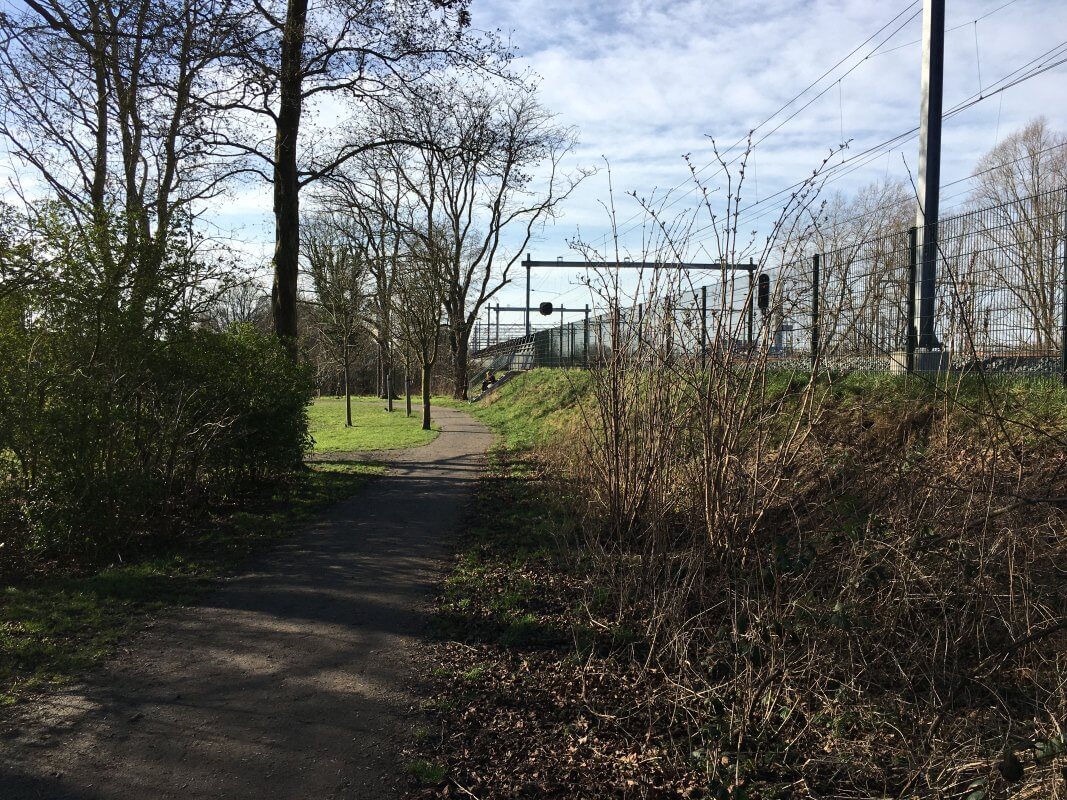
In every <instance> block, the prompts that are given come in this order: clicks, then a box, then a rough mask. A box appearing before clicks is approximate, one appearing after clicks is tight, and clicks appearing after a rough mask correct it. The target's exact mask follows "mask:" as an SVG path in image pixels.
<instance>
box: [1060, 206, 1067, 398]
mask: <svg viewBox="0 0 1067 800" xmlns="http://www.w3.org/2000/svg"><path fill="white" fill-rule="evenodd" d="M1064 197H1065V200H1067V193H1065V195H1064ZM1062 283H1063V286H1062V287H1060V288H1061V289H1062V292H1061V294H1060V303H1061V305H1062V308H1061V312H1062V315H1063V317H1062V319H1061V320H1060V378H1061V379H1062V380H1063V385H1064V386H1067V202H1065V203H1064V207H1063V281H1062Z"/></svg>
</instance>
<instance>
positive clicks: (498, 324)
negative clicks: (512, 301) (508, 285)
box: [494, 303, 500, 344]
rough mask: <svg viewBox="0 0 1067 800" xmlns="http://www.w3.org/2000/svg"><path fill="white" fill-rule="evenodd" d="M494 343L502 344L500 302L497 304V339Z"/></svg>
mask: <svg viewBox="0 0 1067 800" xmlns="http://www.w3.org/2000/svg"><path fill="white" fill-rule="evenodd" d="M494 344H500V303H497V304H496V341H495V342H494Z"/></svg>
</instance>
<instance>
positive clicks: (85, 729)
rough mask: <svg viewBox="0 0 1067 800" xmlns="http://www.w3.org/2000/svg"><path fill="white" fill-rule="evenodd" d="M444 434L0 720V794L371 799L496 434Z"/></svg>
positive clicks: (449, 420) (406, 711)
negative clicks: (82, 672)
mask: <svg viewBox="0 0 1067 800" xmlns="http://www.w3.org/2000/svg"><path fill="white" fill-rule="evenodd" d="M434 416H435V419H436V420H437V421H438V422H439V423H440V424H441V428H442V432H441V435H440V436H439V437H438V438H437V439H436V440H435V441H434V442H432V443H431V444H429V445H427V446H425V447H421V448H416V449H412V450H405V451H397V452H394V453H388V454H379V457H382V456H386V457H387V458H388V460H389V463H390V464H391V465H392V468H391V469H390V470H389V472H388V473H387V474H386V475H385V476H383V477H381V478H379V479H378V480H376V481H374V482H372V483H371V484H369V485H368V486H367V487H366V488H364V489H363V490H362V491H361V492H360V493H359V494H358V495H356V496H355V497H353V498H351V499H350V500H347V501H345V502H343V503H341V504H340V505H338V506H336V507H335V508H334V509H333V510H332V511H331V512H329V513H328V515H327V516H326V517H324V518H323V519H322V520H321V521H320V522H318V523H317V524H315V525H313V526H311V527H309V528H308V529H307V530H306V531H305V532H304V533H303V534H301V535H299V536H297V537H295V538H293V539H291V540H289V541H288V542H287V543H285V544H283V545H281V546H279V547H278V548H277V549H274V550H272V551H271V552H270V553H269V554H268V555H266V556H264V557H263V558H262V559H261V561H260V562H259V563H258V564H254V565H252V567H251V570H250V571H249V572H247V573H245V574H242V575H239V576H236V577H234V578H231V579H229V580H227V581H226V582H225V584H224V585H223V586H222V587H221V588H220V589H219V590H218V591H216V592H215V593H214V594H213V595H211V596H209V597H208V598H207V599H206V600H205V601H204V603H203V604H202V605H200V606H198V607H196V608H193V609H185V610H181V611H178V612H176V613H174V614H172V615H167V616H166V617H165V618H164V619H161V620H160V621H159V622H158V623H157V624H156V625H155V627H154V628H152V629H151V630H149V631H147V632H146V633H145V634H143V635H141V636H139V637H137V638H135V639H134V640H133V641H131V642H129V643H128V644H127V646H126V649H125V650H124V651H123V653H122V654H120V655H119V656H118V657H117V658H115V659H113V660H112V661H111V662H110V663H109V664H107V665H105V666H104V667H102V668H101V669H99V670H97V671H96V672H95V673H94V674H93V675H91V676H90V677H89V678H88V679H87V682H86V683H85V684H84V685H81V686H77V687H75V688H73V689H70V690H67V691H63V692H60V693H57V694H55V695H52V696H49V697H47V698H45V699H43V700H40V701H36V702H33V703H28V704H27V705H26V706H24V707H22V708H20V709H18V712H17V714H16V716H15V718H14V719H13V720H11V722H10V723H8V724H5V725H4V726H3V729H0V737H2V738H0V800H15V799H16V798H17V799H18V800H22V799H23V798H27V800H28V799H29V798H57V799H58V798H63V799H64V800H90V799H92V800H120V799H121V800H154V798H191V799H194V800H195V799H197V798H211V799H212V800H215V798H249V799H250V800H251V799H252V798H255V800H266V799H267V798H300V800H303V799H304V798H308V799H309V800H317V799H318V798H381V797H388V796H389V795H391V793H392V786H393V784H394V782H395V781H396V776H397V775H398V767H399V765H398V760H397V759H398V749H399V746H400V742H401V741H402V740H403V738H404V736H405V734H406V731H407V729H408V727H409V726H410V724H411V723H410V721H407V722H406V721H405V718H406V717H409V715H410V709H411V708H412V705H413V703H414V702H415V700H414V697H413V695H412V693H411V691H410V687H411V685H412V681H413V679H414V673H413V669H412V655H413V653H414V650H415V648H417V647H418V646H419V643H420V639H421V637H422V636H423V634H424V629H425V622H426V612H427V600H428V593H429V591H430V588H431V586H432V582H433V580H434V577H435V576H436V575H437V574H439V572H438V569H439V566H440V563H441V559H442V557H444V556H445V555H446V554H447V545H448V538H449V536H450V535H451V534H452V533H453V532H454V531H455V529H456V527H457V525H458V523H459V521H460V516H461V514H462V512H463V508H464V504H465V500H466V497H467V495H468V493H469V491H470V489H471V488H472V486H473V484H474V481H475V480H476V479H477V477H478V475H479V473H480V472H481V469H482V466H483V464H484V453H485V450H486V449H487V447H488V446H489V443H490V441H491V439H492V436H491V434H490V433H489V432H488V430H487V429H486V428H485V427H484V426H483V425H481V423H478V422H476V421H475V420H473V419H472V418H471V417H470V416H468V415H467V414H464V413H463V412H460V411H454V410H451V409H444V408H442V409H436V410H435V415H434Z"/></svg>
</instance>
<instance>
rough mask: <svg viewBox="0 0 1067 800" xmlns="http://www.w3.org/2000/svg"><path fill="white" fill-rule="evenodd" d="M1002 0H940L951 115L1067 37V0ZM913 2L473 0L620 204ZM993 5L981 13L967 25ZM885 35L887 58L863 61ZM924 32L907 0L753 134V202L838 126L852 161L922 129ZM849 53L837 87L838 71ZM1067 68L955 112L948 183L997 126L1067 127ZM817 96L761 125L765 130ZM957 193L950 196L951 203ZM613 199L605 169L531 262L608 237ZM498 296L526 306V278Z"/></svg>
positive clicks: (558, 287)
mask: <svg viewBox="0 0 1067 800" xmlns="http://www.w3.org/2000/svg"><path fill="white" fill-rule="evenodd" d="M1004 2H1005V0H966V1H965V2H964V1H961V2H955V3H952V4H950V8H949V9H948V12H947V13H948V18H947V27H948V28H950V29H951V28H953V27H956V26H960V27H958V29H956V30H949V32H948V33H947V35H946V68H945V108H946V109H948V108H951V107H952V106H953V105H955V104H957V103H958V102H960V101H962V100H964V99H966V98H968V97H970V96H971V95H974V94H976V93H978V92H979V91H980V88H981V87H989V86H990V85H991V84H992V83H993V82H994V81H995V80H997V79H999V78H1001V77H1002V76H1004V75H1007V74H1009V73H1011V72H1012V71H1013V70H1015V69H1017V68H1018V67H1021V66H1022V65H1024V64H1025V63H1026V62H1028V61H1030V60H1031V59H1032V58H1034V57H1035V56H1036V55H1038V54H1040V53H1043V52H1045V51H1046V50H1048V49H1049V48H1051V47H1053V46H1055V45H1057V44H1058V43H1059V42H1060V41H1062V32H1063V30H1065V29H1067V5H1065V4H1063V3H1062V2H1058V0H1017V2H1015V3H1012V4H1010V5H1008V6H1007V7H1005V8H1000V7H1001V6H1003V5H1004ZM905 5H906V4H905V3H900V4H899V5H898V4H893V5H891V6H888V7H887V6H885V5H883V4H876V3H870V2H869V1H868V0H809V1H808V2H787V1H786V0H772V1H771V2H763V3H752V2H750V1H748V0H744V1H743V0H728V2H711V0H679V1H678V2H666V1H664V0H621V1H620V2H608V1H607V0H590V1H589V2H581V3H575V2H573V0H570V2H568V1H567V0H512V1H511V2H503V1H502V0H481V2H479V3H476V4H475V5H474V8H473V14H474V21H475V24H476V25H480V26H482V27H485V28H500V29H502V30H503V31H504V32H505V33H508V32H510V34H511V38H512V41H513V42H514V43H516V44H517V45H518V46H519V48H520V51H521V53H522V59H521V62H520V63H522V64H523V65H526V66H529V67H530V68H531V69H533V70H534V71H535V72H537V73H538V74H539V75H541V76H542V79H543V80H542V83H541V91H540V94H541V97H542V100H543V102H544V103H545V105H546V106H547V107H548V108H550V109H552V110H554V111H556V112H557V113H558V114H559V115H560V119H561V121H563V122H566V123H568V124H573V125H575V126H577V127H578V128H579V130H580V134H581V147H580V148H579V151H578V153H577V154H576V155H577V158H578V159H579V160H580V161H582V162H583V163H585V164H591V163H594V164H595V163H598V162H599V161H600V158H599V157H600V156H604V157H606V158H607V159H608V160H609V161H610V163H611V165H612V180H613V184H614V186H615V190H616V195H617V200H618V199H619V197H620V196H621V195H622V193H623V192H625V191H630V190H633V191H636V192H637V193H638V195H640V196H647V195H648V194H650V193H651V192H652V190H653V189H654V188H655V187H659V188H660V190H661V191H662V190H664V189H666V188H670V187H674V186H679V185H681V187H682V189H681V191H682V192H684V191H686V189H688V184H687V182H686V178H687V169H686V166H685V163H684V162H683V160H682V158H681V156H682V155H683V154H685V153H691V154H692V158H693V160H694V162H696V163H697V164H704V163H707V162H709V161H711V160H712V159H713V153H712V151H711V147H710V141H709V140H708V138H707V136H708V135H711V136H714V137H715V139H716V141H717V142H718V143H719V144H720V145H723V146H726V145H731V144H734V143H735V142H736V141H737V140H738V139H740V138H742V137H744V135H745V134H746V133H747V131H748V130H749V129H750V128H752V127H754V126H756V125H757V124H759V123H761V122H763V120H764V119H765V118H766V117H767V116H769V115H770V114H771V113H772V112H774V111H775V110H777V109H778V108H779V106H781V105H783V104H784V103H786V102H787V101H788V100H789V99H790V98H791V97H793V96H794V95H795V94H796V93H798V92H799V91H800V90H801V89H803V88H804V87H805V86H807V85H808V84H809V83H810V82H812V81H814V80H815V79H816V78H818V77H819V75H821V74H822V73H823V72H824V71H826V70H827V69H829V68H830V67H831V66H833V65H834V64H835V63H836V62H837V61H839V60H840V59H842V58H844V57H846V56H847V55H848V54H849V52H850V51H852V50H853V49H854V48H855V47H857V46H858V45H860V44H861V43H862V42H864V40H865V39H867V38H868V37H869V36H871V35H872V34H874V33H875V32H876V31H877V30H878V29H879V28H881V27H882V26H883V25H884V24H885V23H887V22H889V21H890V20H891V19H892V18H893V17H894V16H895V15H896V14H898V12H900V11H902V10H904V8H905ZM998 9H999V10H998ZM916 11H918V12H919V13H918V14H915V12H916ZM990 12H994V13H992V14H990ZM913 14H915V16H914V18H912V19H910V21H908V20H909V17H912V15H913ZM986 14H990V16H988V17H987V18H985V19H981V20H979V21H978V23H977V25H975V24H973V22H972V21H973V20H975V19H978V18H980V17H982V16H983V15H986ZM905 22H906V24H902V23H905ZM898 28H899V31H898V30H897V29H898ZM894 31H897V33H896V35H895V36H893V38H892V39H891V41H888V42H887V43H886V45H885V46H884V47H883V48H881V50H882V52H880V53H878V54H877V55H872V56H871V57H870V58H867V59H866V60H862V61H861V57H862V56H863V55H865V54H866V53H868V52H870V51H871V50H872V49H873V47H874V44H876V43H878V42H881V41H882V40H883V39H885V38H886V37H887V36H888V35H889V34H891V33H893V32H894ZM976 32H977V40H978V46H977V48H976V45H975V38H976ZM920 35H921V4H920V3H916V4H913V6H912V7H911V8H910V9H909V10H907V11H906V12H905V13H904V14H903V15H902V16H901V17H900V18H899V20H898V21H897V22H896V23H894V24H892V25H890V26H889V27H887V28H886V29H885V31H884V32H883V33H882V34H881V35H879V36H878V37H876V38H875V39H874V40H873V42H872V43H871V44H870V45H867V46H866V47H865V48H863V49H861V50H860V51H859V53H858V54H857V55H856V56H854V57H852V58H851V59H849V60H848V61H846V63H845V64H844V65H843V66H842V67H840V68H838V69H837V70H836V71H835V72H834V73H833V77H831V78H829V79H827V81H824V83H823V84H820V86H819V87H818V88H823V87H825V86H829V87H830V88H829V90H828V91H827V92H826V93H825V95H824V96H823V97H821V98H819V99H818V100H815V101H814V102H813V103H812V104H811V105H810V106H809V107H807V108H806V109H804V110H802V111H800V113H798V114H797V116H796V117H795V118H794V119H792V120H790V121H789V122H788V123H786V124H785V125H784V126H783V127H782V128H781V129H780V130H778V131H777V132H776V133H774V134H773V135H771V136H770V137H769V138H768V139H767V140H766V141H764V142H761V143H760V145H759V146H758V148H757V149H756V152H755V154H754V155H753V157H752V159H751V161H750V169H749V174H748V178H749V180H750V183H749V186H748V188H747V190H746V196H747V197H750V198H752V199H755V198H756V197H760V198H763V197H767V196H768V195H771V194H772V193H774V192H776V191H778V190H780V189H782V188H784V187H786V186H788V185H790V184H792V183H794V182H796V181H798V180H801V179H802V178H803V177H805V176H806V175H808V174H810V173H811V170H812V169H814V168H815V167H816V166H817V165H818V164H819V162H820V161H821V160H822V158H823V157H824V156H825V155H826V154H827V153H828V152H829V151H830V149H831V148H833V147H836V146H837V145H838V144H839V143H840V141H841V139H842V134H843V135H844V138H845V139H846V140H850V146H849V149H848V150H847V151H846V152H845V153H844V154H843V155H844V156H845V157H849V156H853V155H855V154H858V153H860V152H862V151H864V150H866V149H868V148H870V147H872V146H874V145H877V144H880V143H881V142H883V141H885V140H887V139H889V138H891V137H893V136H896V135H897V134H900V133H903V132H905V131H907V130H909V129H910V128H912V127H915V126H917V125H918V117H919V72H920V57H921V53H920V45H919V44H918V39H919V37H920ZM857 62H860V63H859V66H857V67H856V69H855V70H853V71H852V72H851V73H850V74H849V75H847V76H846V77H844V78H842V80H841V82H840V86H838V85H837V84H836V78H837V76H840V75H841V74H842V73H843V72H844V71H845V70H846V69H847V68H848V67H849V66H852V65H853V64H856V63H857ZM979 66H980V68H981V84H980V83H979ZM1065 69H1067V67H1060V68H1059V69H1058V70H1055V71H1053V72H1050V73H1048V74H1046V75H1043V76H1040V77H1037V78H1035V79H1033V80H1031V81H1029V82H1027V83H1024V84H1021V85H1019V86H1017V87H1014V88H1012V89H1010V90H1008V91H1007V92H1004V93H1003V94H1002V95H997V96H995V97H992V98H989V99H986V100H984V101H983V102H981V103H980V104H978V105H976V106H974V107H973V108H971V109H969V110H967V111H965V112H963V113H961V114H959V115H958V116H955V117H953V118H952V119H950V120H948V121H947V122H946V123H945V129H944V153H943V158H942V180H943V182H945V183H948V182H952V181H957V180H959V179H961V178H965V177H966V176H967V175H968V174H969V172H970V170H971V169H972V168H973V165H974V163H975V161H976V160H977V158H978V157H979V156H980V155H981V154H982V153H984V152H986V151H987V150H989V149H990V148H991V147H992V146H993V145H994V144H995V143H996V140H997V138H998V136H999V137H1000V138H1003V136H1004V135H1006V134H1007V133H1009V132H1011V131H1012V130H1015V129H1018V128H1019V127H1021V126H1022V125H1024V124H1025V123H1026V122H1027V121H1028V120H1029V119H1031V118H1033V117H1035V116H1037V115H1039V114H1044V115H1045V116H1047V117H1048V118H1049V120H1050V122H1051V123H1052V125H1053V126H1054V127H1055V128H1058V129H1060V130H1064V129H1067V109H1064V108H1063V102H1062V97H1061V93H1060V92H1059V91H1058V89H1059V87H1060V86H1062V81H1063V72H1064V70H1065ZM817 91H818V89H816V92H817ZM814 94H815V92H811V93H809V94H808V95H805V96H804V97H802V98H801V99H800V100H799V101H798V102H797V103H795V104H794V105H793V106H791V107H790V108H789V110H788V111H786V112H785V113H784V114H781V115H779V116H778V117H776V118H775V119H774V120H772V121H771V122H770V123H769V124H767V125H766V126H765V127H763V128H761V129H760V130H759V131H758V132H757V138H759V136H761V135H763V134H764V133H766V132H768V131H770V130H771V129H772V128H774V127H775V126H776V125H777V124H778V123H779V122H781V121H782V120H784V118H785V117H786V116H788V115H789V114H790V113H791V112H793V111H795V110H797V109H799V107H800V106H802V105H803V104H804V103H806V102H808V100H810V99H811V98H812V97H813V95H814ZM998 117H999V126H998ZM917 150H918V143H917V136H913V137H909V138H907V139H906V140H904V141H902V142H901V143H899V144H898V145H896V146H895V148H894V151H893V152H892V153H888V154H885V155H881V156H880V157H878V158H877V159H875V160H874V161H872V162H871V163H870V164H869V165H868V166H866V167H864V168H861V169H857V170H856V171H855V172H852V173H851V174H849V175H848V176H847V177H844V178H842V179H841V180H839V181H837V182H836V183H834V184H833V186H832V187H831V188H832V189H834V190H836V189H842V190H844V191H849V190H851V189H855V188H857V187H858V186H860V185H863V184H865V183H868V182H870V181H872V180H875V179H879V178H883V177H885V176H886V175H888V176H890V177H904V176H906V175H907V173H906V171H905V166H904V163H905V159H906V161H907V164H908V165H910V166H911V168H912V169H914V167H915V164H916V162H917ZM902 156H903V157H902ZM713 173H714V170H711V169H709V170H707V171H706V172H705V173H704V176H705V177H707V178H708V179H709V180H710V178H711V175H712V174H713ZM713 185H714V182H713ZM959 189H960V186H955V187H953V191H952V192H946V195H951V194H956V195H958V192H959ZM606 194H607V182H606V177H605V175H604V174H601V175H599V176H597V177H596V178H594V179H592V180H590V181H588V182H587V183H586V184H585V185H584V186H583V187H582V188H581V189H580V190H579V191H578V192H576V194H575V196H574V197H573V198H572V199H571V200H570V202H568V204H567V207H566V209H565V213H564V216H563V218H562V220H561V221H560V222H558V223H557V224H556V225H555V226H553V227H551V228H549V229H548V230H546V231H545V233H544V236H543V240H542V241H541V242H539V243H537V245H536V247H535V248H532V249H534V250H535V257H537V256H538V254H539V253H543V254H544V255H543V256H542V257H547V258H551V257H554V256H556V255H560V254H565V253H567V245H566V240H567V239H568V238H570V237H573V236H574V234H575V229H576V227H577V228H580V229H581V233H582V235H583V237H585V238H596V237H600V236H604V235H606V234H607V232H608V227H607V225H606V220H607V217H606V214H605V212H604V209H603V206H602V203H603V201H604V199H605V197H606ZM957 201H958V198H957ZM619 205H620V206H621V207H622V208H623V210H622V211H621V213H620V217H622V218H626V217H629V216H630V215H632V214H633V212H634V210H635V209H634V204H633V202H632V201H631V202H629V203H627V202H625V198H623V200H622V202H620V203H619ZM639 235H640V231H634V236H635V237H637V236H639ZM534 284H535V286H537V285H538V284H541V285H542V289H543V291H544V297H543V298H542V299H551V296H552V294H554V293H555V294H561V293H563V292H565V291H568V290H571V289H572V286H571V285H569V284H568V279H567V278H566V277H565V276H558V277H554V273H548V274H546V275H545V276H544V277H543V278H539V277H536V276H535V280H534ZM579 294H580V292H573V293H572V294H571V295H570V297H572V298H573V297H576V296H578V295H579ZM507 299H508V302H511V301H516V302H521V290H520V289H519V287H516V288H515V289H514V290H513V293H511V294H510V295H509V297H508V298H507Z"/></svg>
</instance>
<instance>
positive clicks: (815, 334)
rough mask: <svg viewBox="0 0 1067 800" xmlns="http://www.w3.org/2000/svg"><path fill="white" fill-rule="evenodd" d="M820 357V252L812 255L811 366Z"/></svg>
mask: <svg viewBox="0 0 1067 800" xmlns="http://www.w3.org/2000/svg"><path fill="white" fill-rule="evenodd" d="M818 359H819V254H818V253H816V254H815V255H813V256H812V257H811V368H812V369H815V363H816V361H818Z"/></svg>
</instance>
